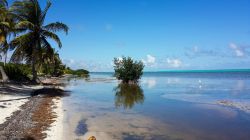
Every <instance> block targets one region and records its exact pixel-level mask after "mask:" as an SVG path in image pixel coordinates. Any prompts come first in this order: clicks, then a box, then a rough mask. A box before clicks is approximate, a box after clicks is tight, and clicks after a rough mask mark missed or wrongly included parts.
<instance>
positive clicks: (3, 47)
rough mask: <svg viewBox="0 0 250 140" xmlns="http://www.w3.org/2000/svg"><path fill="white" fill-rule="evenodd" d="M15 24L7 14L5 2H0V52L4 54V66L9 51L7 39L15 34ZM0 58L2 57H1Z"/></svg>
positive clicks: (7, 8)
mask: <svg viewBox="0 0 250 140" xmlns="http://www.w3.org/2000/svg"><path fill="white" fill-rule="evenodd" d="M14 26H15V22H14V20H13V16H12V14H11V13H10V12H9V7H8V3H7V1H6V0H0V52H2V53H3V54H4V64H5V63H6V61H7V53H8V50H9V42H8V40H9V38H10V37H11V35H12V34H14V33H15V29H14ZM1 57H2V56H1Z"/></svg>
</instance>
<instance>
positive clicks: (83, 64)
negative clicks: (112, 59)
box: [63, 59, 112, 72]
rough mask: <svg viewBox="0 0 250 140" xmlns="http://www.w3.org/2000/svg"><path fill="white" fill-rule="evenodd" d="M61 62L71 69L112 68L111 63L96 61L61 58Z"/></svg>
mask: <svg viewBox="0 0 250 140" xmlns="http://www.w3.org/2000/svg"><path fill="white" fill-rule="evenodd" d="M63 63H64V64H66V66H68V67H70V68H72V69H86V70H89V71H92V72H98V71H110V70H112V65H110V64H106V63H101V62H96V61H83V60H74V59H63Z"/></svg>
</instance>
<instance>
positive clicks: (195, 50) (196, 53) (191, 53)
mask: <svg viewBox="0 0 250 140" xmlns="http://www.w3.org/2000/svg"><path fill="white" fill-rule="evenodd" d="M185 55H186V56H187V57H189V58H196V57H201V56H218V55H219V53H218V52H216V51H214V50H207V49H202V48H200V47H198V46H194V47H192V48H187V49H186V52H185Z"/></svg>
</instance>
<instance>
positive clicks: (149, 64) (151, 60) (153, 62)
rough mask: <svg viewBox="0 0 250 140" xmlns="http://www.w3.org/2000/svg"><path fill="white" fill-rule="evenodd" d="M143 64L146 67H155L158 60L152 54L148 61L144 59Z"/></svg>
mask: <svg viewBox="0 0 250 140" xmlns="http://www.w3.org/2000/svg"><path fill="white" fill-rule="evenodd" d="M142 62H143V63H144V64H145V65H146V66H153V65H155V63H156V58H155V57H154V56H152V55H150V54H148V55H147V58H146V60H144V59H142Z"/></svg>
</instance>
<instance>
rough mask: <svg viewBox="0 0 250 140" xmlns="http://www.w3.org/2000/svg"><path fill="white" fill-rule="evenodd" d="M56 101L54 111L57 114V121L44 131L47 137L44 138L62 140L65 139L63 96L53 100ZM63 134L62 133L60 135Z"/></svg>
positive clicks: (46, 139)
mask: <svg viewBox="0 0 250 140" xmlns="http://www.w3.org/2000/svg"><path fill="white" fill-rule="evenodd" d="M52 101H53V102H54V104H55V105H54V106H53V112H54V113H55V114H56V118H55V122H53V123H52V124H51V125H50V128H48V130H46V131H45V132H44V133H46V134H47V137H46V138H45V139H44V140H62V139H63V119H64V112H63V101H62V99H61V98H56V99H53V100H52ZM60 134H61V135H60Z"/></svg>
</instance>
